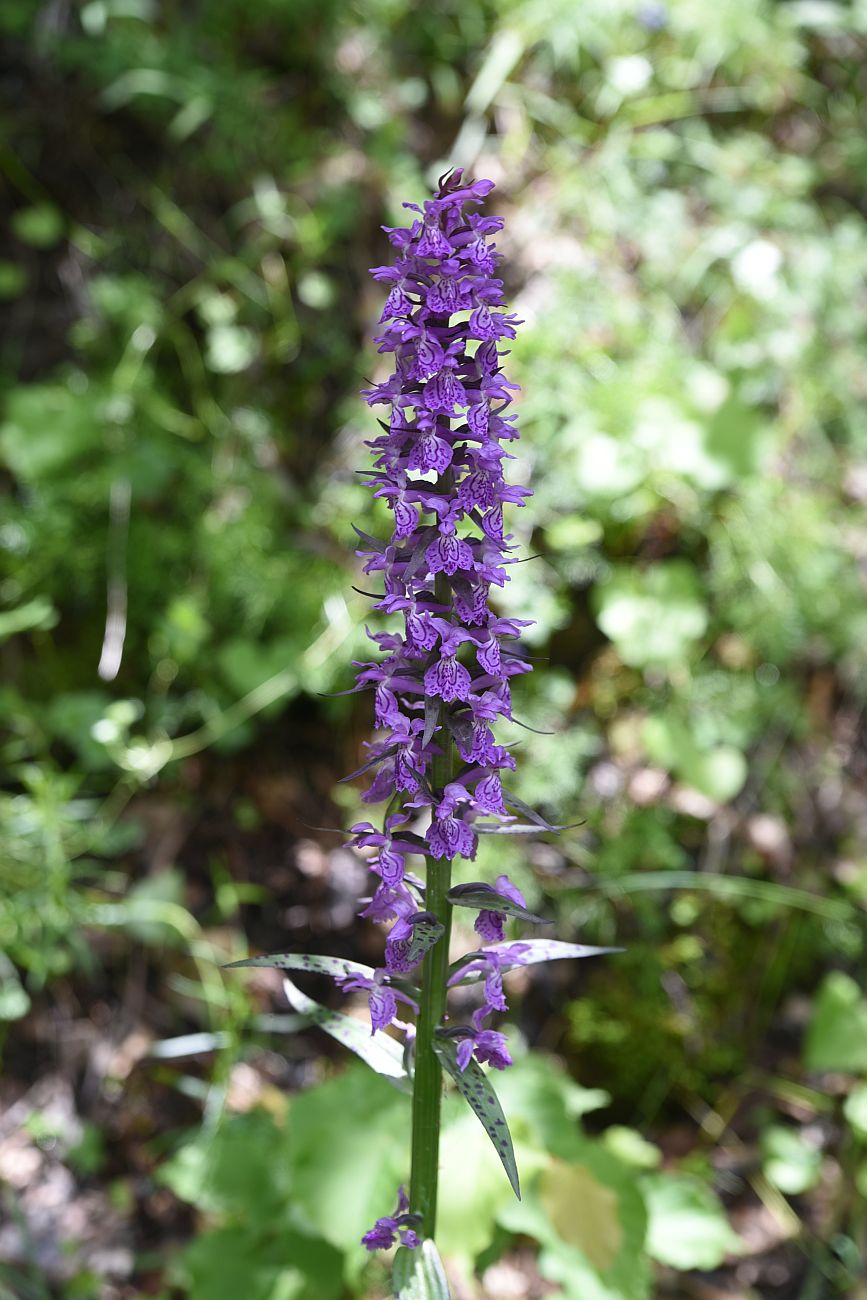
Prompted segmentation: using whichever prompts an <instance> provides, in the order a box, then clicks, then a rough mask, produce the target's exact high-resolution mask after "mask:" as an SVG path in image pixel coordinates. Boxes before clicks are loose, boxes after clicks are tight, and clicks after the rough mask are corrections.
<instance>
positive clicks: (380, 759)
mask: <svg viewBox="0 0 867 1300" xmlns="http://www.w3.org/2000/svg"><path fill="white" fill-rule="evenodd" d="M399 748H400V746H399V745H389V746H388V749H384V750H383V751H382V753H381V754H377V755H376V757H375V758H369V759H368V760H367V762H366V763H362V765H361V767H357V768H356V769H355V771H354V772H350V773H349V775H348V776H342V777H341V778H340V784H341V785H342V784H343V783H344V782H345V781H354V780H355V778H356V777H357V776H364V773H365V772H369V771H370V769H371V768H372V767H376V766H377V764H378V763H384V762H385V760H386V759H387V758H391V756H392V754H396V753H397V751H398V749H399Z"/></svg>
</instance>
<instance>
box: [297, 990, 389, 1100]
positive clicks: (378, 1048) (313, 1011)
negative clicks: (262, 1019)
mask: <svg viewBox="0 0 867 1300" xmlns="http://www.w3.org/2000/svg"><path fill="white" fill-rule="evenodd" d="M283 988H284V989H285V991H286V997H287V998H288V1000H289V1005H290V1006H291V1007H292V1008H293V1010H295V1011H298V1012H300V1013H301V1014H302V1015H304V1016H307V1017H308V1019H309V1020H312V1021H313V1023H314V1024H315V1025H318V1026H319V1028H320V1029H324V1030H325V1032H326V1034H330V1035H331V1037H332V1038H336V1040H337V1042H338V1043H342V1044H343V1046H344V1047H348V1048H349V1050H350V1052H354V1053H355V1055H356V1056H360V1057H361V1059H362V1061H364V1062H365V1063H366V1064H367V1065H369V1066H370V1068H371V1069H372V1070H375V1071H376V1073H377V1074H384V1075H385V1076H386V1077H387V1078H389V1079H406V1077H407V1074H406V1070H405V1069H404V1065H403V1048H402V1047H401V1045H400V1043H398V1042H396V1041H395V1039H393V1038H389V1036H388V1034H385V1033H383V1032H382V1030H377V1031H376V1033H375V1034H371V1032H370V1030H369V1029H368V1028H367V1026H366V1025H365V1024H364V1023H363V1022H362V1021H360V1020H355V1019H353V1017H352V1016H344V1015H341V1014H340V1012H338V1011H329V1010H328V1009H327V1008H326V1007H323V1006H320V1005H319V1003H318V1002H314V1001H313V999H312V998H308V996H307V994H306V993H302V992H301V990H300V989H299V988H296V987H295V985H294V984H293V983H292V981H291V980H290V979H288V978H287V979H284V981H283Z"/></svg>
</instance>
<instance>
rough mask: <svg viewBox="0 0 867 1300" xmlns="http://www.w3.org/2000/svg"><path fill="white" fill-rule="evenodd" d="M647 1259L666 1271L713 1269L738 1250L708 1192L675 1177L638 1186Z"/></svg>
mask: <svg viewBox="0 0 867 1300" xmlns="http://www.w3.org/2000/svg"><path fill="white" fill-rule="evenodd" d="M643 1187H644V1193H645V1200H646V1202H647V1210H648V1214H649V1216H650V1218H649V1222H648V1226H647V1250H648V1253H649V1254H650V1255H651V1256H652V1257H653V1258H654V1259H656V1260H658V1261H659V1263H660V1264H669V1265H670V1266H671V1267H672V1268H683V1269H688V1268H703V1269H709V1268H717V1267H718V1266H719V1265H720V1264H721V1263H722V1262H723V1260H724V1259H725V1258H726V1256H727V1255H737V1254H740V1252H741V1251H742V1249H743V1246H742V1243H741V1240H740V1238H739V1237H738V1236H737V1235H736V1234H735V1233H734V1232H733V1231H732V1229H731V1227H730V1226H729V1222H728V1219H727V1218H726V1216H725V1214H724V1213H723V1210H722V1206H721V1205H720V1203H719V1201H718V1200H717V1198H716V1196H715V1195H714V1193H713V1191H712V1190H711V1188H709V1187H706V1186H705V1185H704V1183H700V1182H699V1181H698V1180H697V1179H695V1178H687V1177H684V1176H682V1175H680V1174H648V1175H647V1176H646V1177H645V1179H644V1180H643Z"/></svg>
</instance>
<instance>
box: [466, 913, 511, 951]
mask: <svg viewBox="0 0 867 1300" xmlns="http://www.w3.org/2000/svg"><path fill="white" fill-rule="evenodd" d="M505 925H506V921H505V917H504V916H503V914H502V913H501V912H490V911H488V910H487V908H483V909H482V910H481V912H479V914H478V916H477V917H476V919H475V921H474V922H473V929H474V930H475V932H476V934H477V935H479V937H480V938H481V939H484V941H485V943H497V942H498V940H500V939H502V938H504V936H505Z"/></svg>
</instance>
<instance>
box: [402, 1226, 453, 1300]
mask: <svg viewBox="0 0 867 1300" xmlns="http://www.w3.org/2000/svg"><path fill="white" fill-rule="evenodd" d="M392 1287H393V1290H394V1296H395V1300H451V1292H450V1291H449V1284H448V1280H447V1278H446V1274H445V1269H444V1268H443V1262H442V1260H441V1259H440V1254H439V1251H438V1250H437V1248H436V1246H435V1245H434V1243H433V1242H432V1241H431V1240H430V1239H429V1238H426V1239H425V1240H424V1241H423V1242H422V1244H421V1245H420V1246H419V1247H417V1249H415V1250H407V1248H406V1247H405V1246H401V1247H400V1249H399V1250H398V1252H397V1254H396V1255H395V1257H394V1272H393V1274H392Z"/></svg>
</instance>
